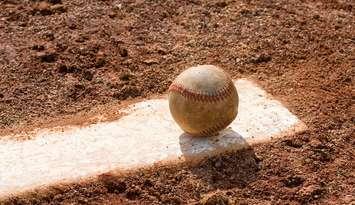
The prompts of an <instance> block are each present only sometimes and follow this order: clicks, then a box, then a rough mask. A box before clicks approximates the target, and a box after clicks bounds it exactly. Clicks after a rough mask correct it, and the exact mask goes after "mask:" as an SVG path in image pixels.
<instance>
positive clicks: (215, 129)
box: [200, 120, 230, 136]
mask: <svg viewBox="0 0 355 205" xmlns="http://www.w3.org/2000/svg"><path fill="white" fill-rule="evenodd" d="M229 123H230V121H229V120H226V121H223V122H220V123H218V124H216V125H215V126H213V127H210V128H207V129H204V130H202V131H201V132H200V135H201V136H210V135H212V134H215V133H216V132H218V131H219V130H221V129H223V128H225V127H227V126H228V124H229Z"/></svg>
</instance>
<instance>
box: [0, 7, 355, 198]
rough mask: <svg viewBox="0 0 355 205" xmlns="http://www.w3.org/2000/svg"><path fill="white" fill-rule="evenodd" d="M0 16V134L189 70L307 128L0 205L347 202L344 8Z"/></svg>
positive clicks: (349, 162) (350, 123)
mask: <svg viewBox="0 0 355 205" xmlns="http://www.w3.org/2000/svg"><path fill="white" fill-rule="evenodd" d="M0 8H1V11H0V127H1V130H2V131H3V130H9V129H17V128H18V127H21V126H23V127H33V126H34V125H36V124H40V123H39V122H42V123H43V122H47V121H56V120H57V119H66V118H70V117H68V116H72V115H76V114H77V113H90V112H93V110H96V109H98V107H101V106H103V107H105V106H108V107H110V106H109V105H114V104H119V103H120V102H126V100H129V99H136V98H145V97H149V96H152V95H156V94H160V93H165V92H166V90H167V87H168V86H169V84H170V83H171V81H172V80H173V79H174V77H175V76H176V75H177V74H178V73H180V72H181V71H182V70H183V69H185V68H187V67H189V66H193V65H196V64H214V65H218V66H220V67H222V68H224V69H225V70H227V71H228V72H229V73H230V74H231V75H232V76H233V77H234V78H240V77H248V78H251V79H254V80H256V81H258V83H260V84H261V85H262V86H263V88H264V89H266V90H267V91H268V92H269V93H270V94H272V95H274V96H275V97H277V98H278V99H280V100H281V101H282V102H283V103H284V104H285V105H286V106H287V107H288V108H289V109H290V110H291V111H292V112H293V113H294V114H296V115H297V116H298V117H300V119H301V120H302V121H304V122H305V123H306V124H307V126H308V127H309V130H308V131H307V132H304V133H301V134H299V135H297V136H293V137H290V138H289V139H283V140H278V141H273V142H270V143H267V144H263V145H259V146H255V147H252V148H250V149H249V150H244V151H241V152H238V153H230V154H228V155H226V156H223V157H217V158H211V159H207V160H206V161H204V162H202V163H200V164H198V165H188V164H183V165H173V166H164V167H157V168H154V169H148V170H140V171H137V172H135V173H128V174H127V173H126V174H123V175H122V174H119V175H117V174H105V175H103V176H100V177H99V178H98V179H93V180H92V181H90V182H83V183H80V184H71V185H63V186H58V187H54V188H50V189H49V190H47V191H37V192H33V193H27V194H24V195H22V196H14V197H11V198H9V199H6V200H5V201H2V202H0V204H41V203H43V204H120V203H123V204H125V203H131V204H136V203H143V204H152V203H162V204H185V203H192V204H193V203H200V204H354V203H355V196H354V193H355V176H354V175H355V174H354V173H355V171H354V170H355V167H354V166H355V165H354V164H355V163H354V145H355V140H354V121H355V118H354V113H355V106H354V97H353V96H354V91H353V85H354V81H353V76H354V75H355V3H354V1H351V0H349V1H340V0H339V1H335V0H333V1H332V0H323V1H320V0H319V1H317V0H315V1H296V0H291V1H286V0H285V1H271V0H263V1H241V0H240V1H239V0H237V1H232V0H231V1H227V0H219V1H197V0H190V1H169V0H168V1H133V0H132V1H128V0H122V1H118V0H117V1H113V0H101V1H99V0H90V1H86V0H70V1H69V0H48V1H34V0H3V1H1V2H0ZM100 110H102V112H110V111H112V109H110V108H106V109H100ZM44 124H45V123H44Z"/></svg>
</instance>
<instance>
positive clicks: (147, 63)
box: [143, 59, 159, 65]
mask: <svg viewBox="0 0 355 205" xmlns="http://www.w3.org/2000/svg"><path fill="white" fill-rule="evenodd" d="M143 63H145V64H146V65H153V64H158V63H159V62H158V60H156V59H147V60H144V61H143Z"/></svg>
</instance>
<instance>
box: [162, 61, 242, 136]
mask: <svg viewBox="0 0 355 205" xmlns="http://www.w3.org/2000/svg"><path fill="white" fill-rule="evenodd" d="M238 103H239V98H238V93H237V89H236V88H235V86H234V84H233V81H232V79H231V78H230V76H229V75H228V74H227V73H226V72H225V71H223V70H222V69H220V68H218V67H216V66H213V65H201V66H197V67H191V68H189V69H187V70H185V71H183V72H182V73H181V74H180V75H179V76H178V77H177V78H176V79H175V80H174V82H173V83H172V84H171V85H170V87H169V108H170V112H171V115H172V116H173V118H174V120H175V121H176V122H177V124H178V125H179V126H180V127H181V129H182V130H184V131H185V132H186V133H188V134H190V135H192V136H213V135H217V134H218V133H219V131H221V130H223V129H225V128H226V127H227V126H228V125H229V124H230V123H231V122H232V121H233V120H234V119H235V118H236V116H237V114H238Z"/></svg>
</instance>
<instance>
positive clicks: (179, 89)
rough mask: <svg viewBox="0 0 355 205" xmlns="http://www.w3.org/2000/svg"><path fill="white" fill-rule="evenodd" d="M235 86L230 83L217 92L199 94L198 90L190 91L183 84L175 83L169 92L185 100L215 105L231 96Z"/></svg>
mask: <svg viewBox="0 0 355 205" xmlns="http://www.w3.org/2000/svg"><path fill="white" fill-rule="evenodd" d="M233 86H234V85H233V83H232V82H229V83H228V84H227V85H225V86H224V87H223V88H221V89H219V90H217V91H215V92H210V93H207V92H199V91H196V90H192V89H188V88H186V87H184V86H183V85H181V84H178V83H173V84H171V85H170V87H169V92H176V93H179V94H180V95H182V96H184V97H185V98H187V99H189V100H193V101H199V102H208V103H215V102H218V101H221V100H223V99H225V98H226V97H228V96H229V95H231V93H232V91H233Z"/></svg>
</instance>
